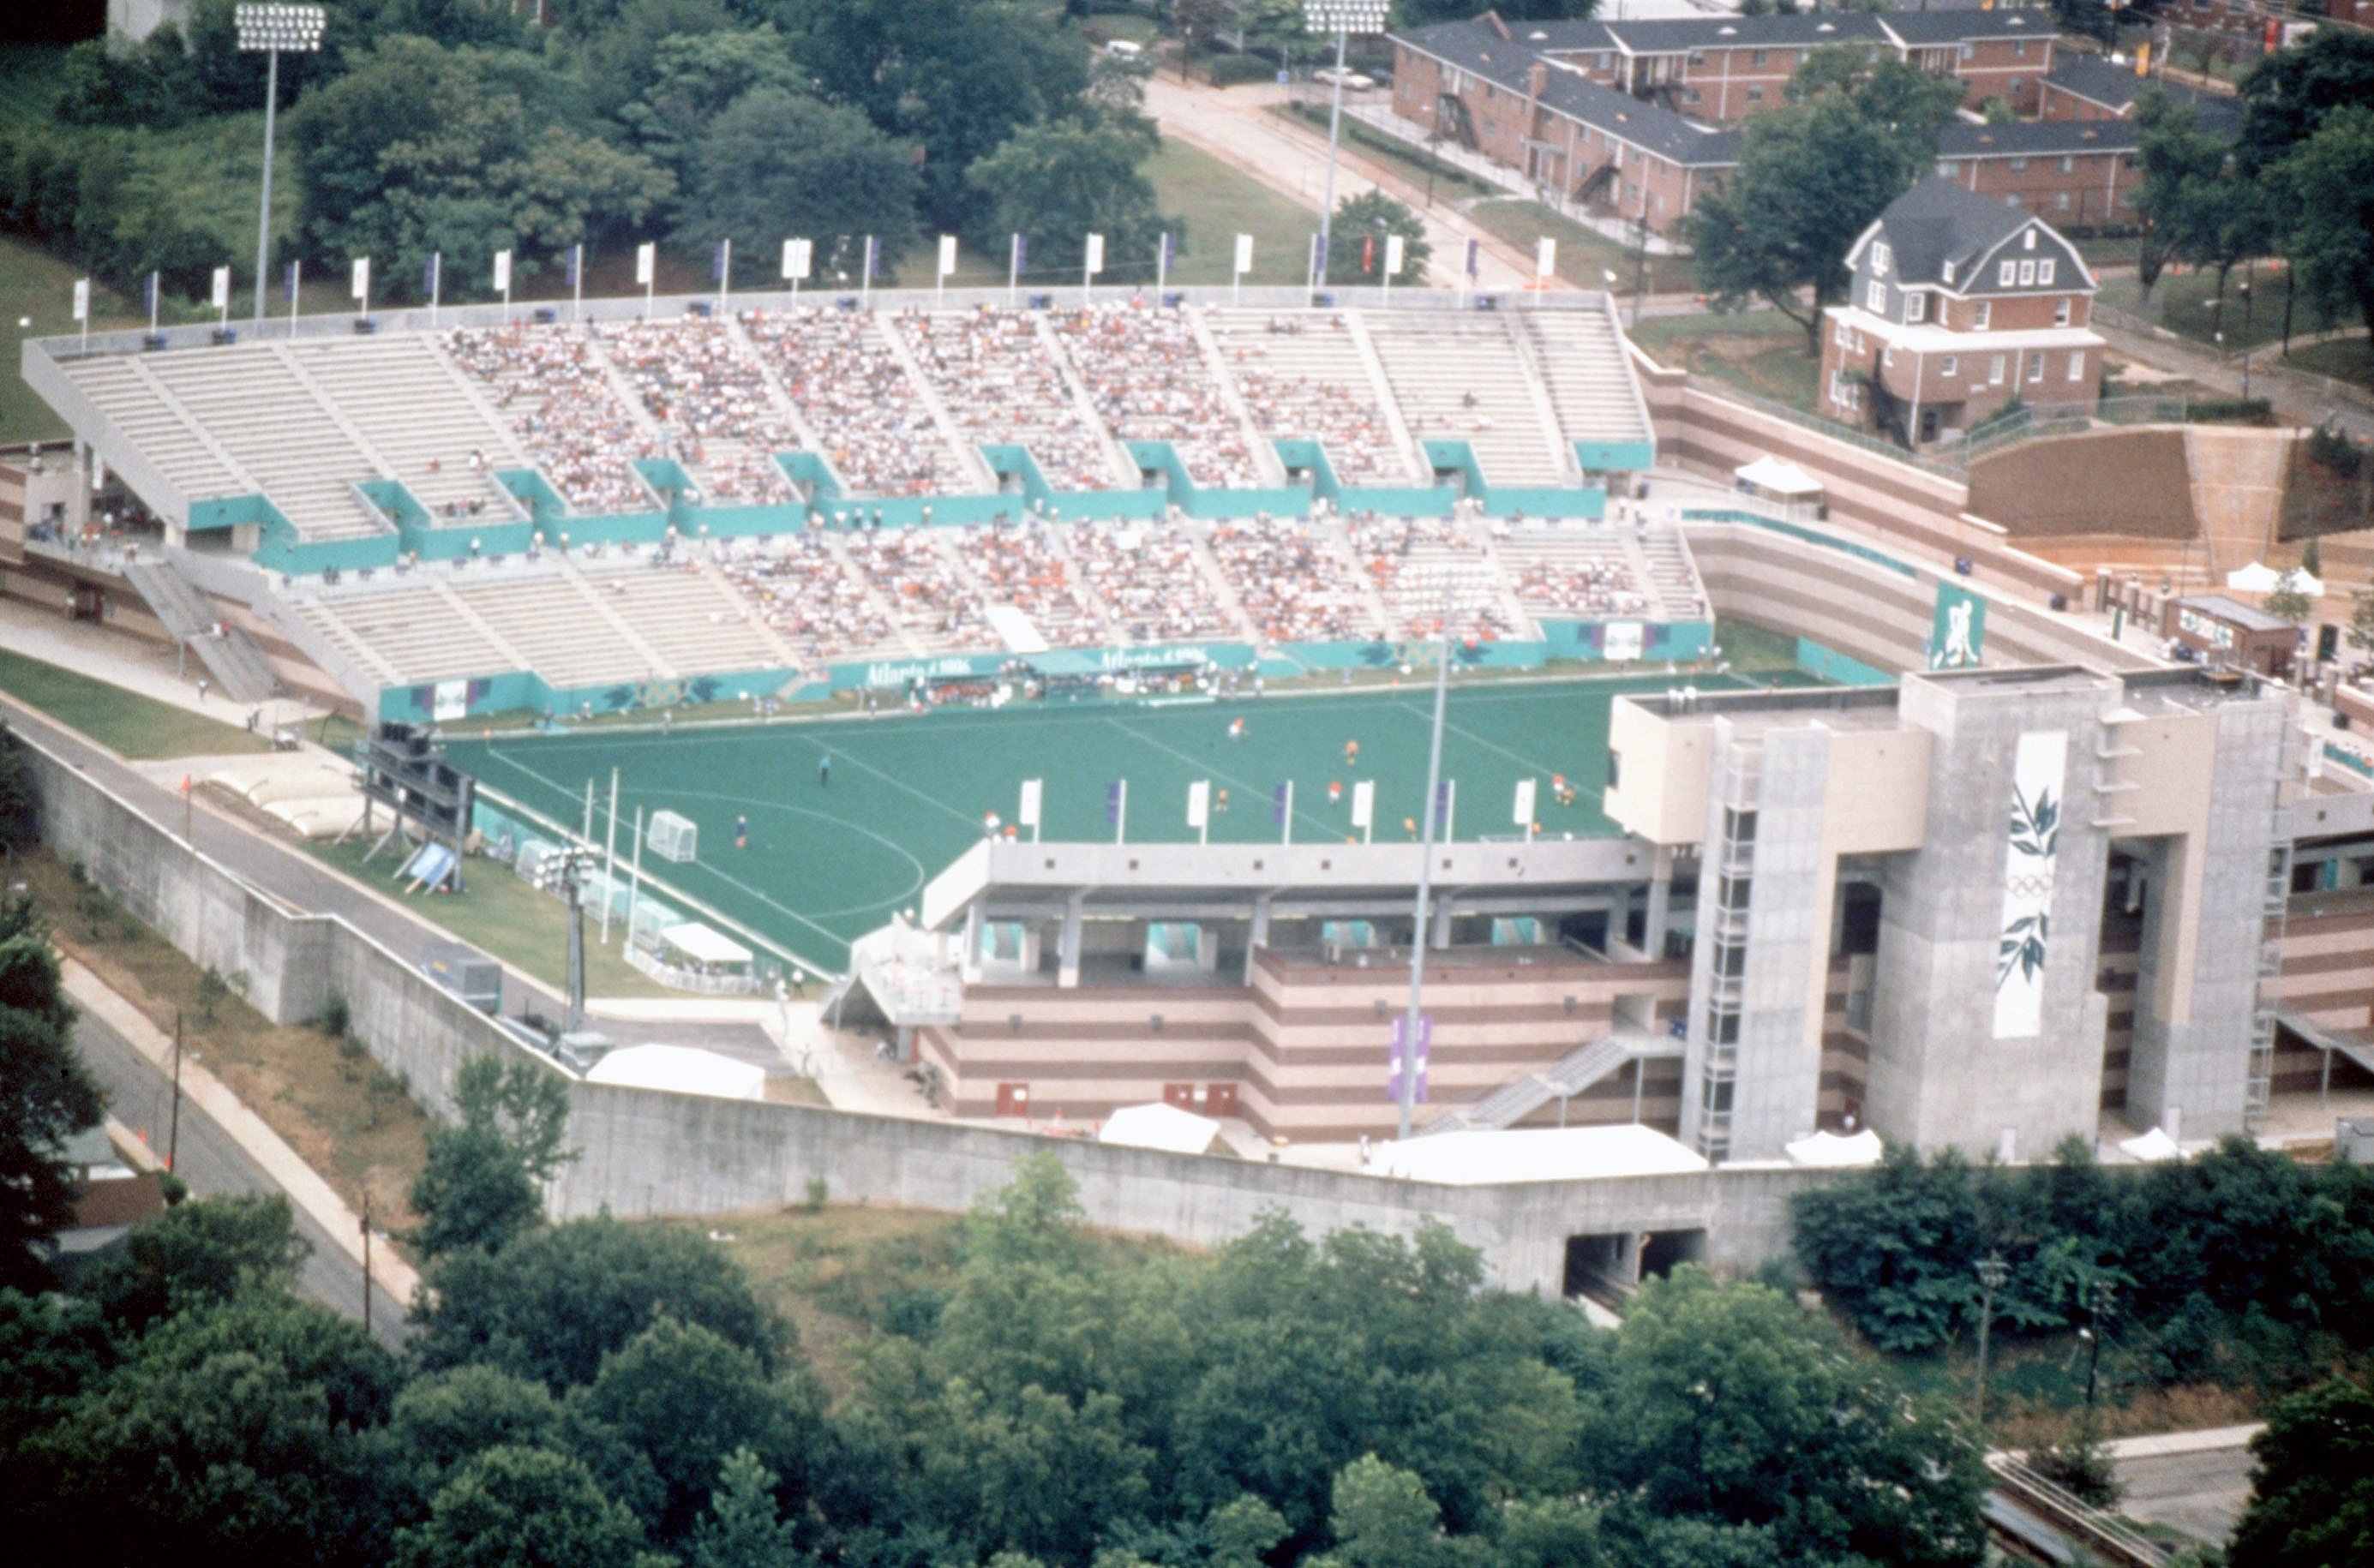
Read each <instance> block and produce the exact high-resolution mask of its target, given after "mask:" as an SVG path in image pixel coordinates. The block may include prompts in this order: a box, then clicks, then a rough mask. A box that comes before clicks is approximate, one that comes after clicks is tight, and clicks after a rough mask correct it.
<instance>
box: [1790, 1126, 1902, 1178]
mask: <svg viewBox="0 0 2374 1568" xmlns="http://www.w3.org/2000/svg"><path fill="white" fill-rule="evenodd" d="M1781 1148H1782V1150H1783V1152H1785V1153H1787V1154H1788V1156H1789V1163H1790V1164H1792V1165H1805V1166H1809V1167H1815V1168H1819V1169H1824V1170H1835V1169H1843V1168H1845V1167H1848V1166H1852V1165H1875V1164H1879V1157H1880V1154H1881V1153H1882V1150H1881V1149H1880V1144H1879V1134H1878V1133H1876V1132H1874V1131H1873V1130H1872V1129H1869V1128H1867V1127H1866V1128H1864V1129H1863V1130H1862V1131H1861V1132H1858V1133H1855V1134H1853V1135H1851V1136H1850V1137H1843V1138H1842V1137H1840V1136H1839V1134H1837V1133H1835V1132H1816V1134H1814V1136H1812V1137H1811V1138H1800V1139H1799V1140H1797V1141H1795V1142H1794V1143H1784V1144H1782V1145H1781Z"/></svg>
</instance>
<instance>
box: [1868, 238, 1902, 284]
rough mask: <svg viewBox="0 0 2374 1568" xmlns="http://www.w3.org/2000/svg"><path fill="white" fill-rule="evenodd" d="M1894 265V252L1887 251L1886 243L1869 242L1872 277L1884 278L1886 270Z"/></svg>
mask: <svg viewBox="0 0 2374 1568" xmlns="http://www.w3.org/2000/svg"><path fill="white" fill-rule="evenodd" d="M1895 264H1896V252H1894V251H1891V250H1889V249H1888V247H1887V241H1886V240H1873V241H1872V242H1871V275H1872V276H1874V277H1886V275H1887V269H1888V268H1890V267H1892V266H1894V265H1895Z"/></svg>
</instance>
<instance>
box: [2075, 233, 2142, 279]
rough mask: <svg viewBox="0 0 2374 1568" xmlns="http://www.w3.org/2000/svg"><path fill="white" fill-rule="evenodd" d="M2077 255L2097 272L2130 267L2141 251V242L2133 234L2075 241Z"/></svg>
mask: <svg viewBox="0 0 2374 1568" xmlns="http://www.w3.org/2000/svg"><path fill="white" fill-rule="evenodd" d="M2075 243H2076V246H2077V253H2078V254H2079V255H2081V256H2083V257H2085V258H2086V265H2087V266H2089V267H2093V268H2096V269H2097V270H2098V269H2100V268H2102V267H2131V266H2133V265H2134V264H2135V257H2136V256H2137V255H2138V254H2139V253H2140V252H2142V250H2143V240H2141V239H2140V238H2139V237H2137V236H2135V235H2133V234H2113V235H2104V236H2098V237H2097V238H2095V239H2092V240H2077V241H2075Z"/></svg>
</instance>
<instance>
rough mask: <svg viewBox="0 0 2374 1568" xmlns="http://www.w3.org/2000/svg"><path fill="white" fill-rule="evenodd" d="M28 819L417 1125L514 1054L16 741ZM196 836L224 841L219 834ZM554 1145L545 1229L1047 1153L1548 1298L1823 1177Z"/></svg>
mask: <svg viewBox="0 0 2374 1568" xmlns="http://www.w3.org/2000/svg"><path fill="white" fill-rule="evenodd" d="M18 737H19V739H20V740H22V741H23V742H24V743H25V746H26V749H27V752H28V755H29V758H30V760H31V763H32V766H33V769H34V772H35V776H36V778H38V780H39V783H40V788H41V801H42V833H43V837H45V839H46V840H47V842H48V843H49V845H50V847H51V848H53V849H54V850H55V851H56V852H57V853H58V854H59V855H60V856H61V857H63V858H65V859H68V860H79V861H81V862H82V864H83V866H84V868H85V870H86V872H88V875H89V876H90V878H91V880H92V881H93V882H95V883H98V884H99V885H100V887H102V888H103V889H105V890H106V891H107V892H108V893H109V894H110V895H112V896H114V897H115V898H116V899H117V900H118V901H120V902H121V903H122V904H123V907H124V908H125V909H126V910H127V911H128V912H130V913H132V914H134V915H136V916H137V917H139V919H142V920H143V921H145V922H147V924H148V925H150V926H151V927H153V928H155V929H156V930H158V931H159V933H160V934H162V935H163V936H164V937H165V938H166V940H168V941H169V942H172V943H173V945H174V946H175V947H177V948H179V949H180V950H181V951H182V952H183V953H185V954H189V955H190V957H191V958H192V959H193V960H194V961H195V962H197V963H199V964H201V965H209V966H211V967H213V968H216V969H218V970H220V971H221V972H222V973H223V974H224V975H225V976H226V977H235V976H244V977H245V979H244V981H243V986H244V989H245V992H246V995H247V999H248V1000H249V1001H250V1002H251V1003H252V1004H253V1005H254V1006H255V1007H256V1008H257V1009H258V1010H259V1011H261V1012H263V1013H264V1015H265V1016H266V1017H268V1018H271V1019H272V1020H274V1021H275V1022H276V1023H283V1024H287V1023H294V1022H298V1021H300V1020H303V1019H305V1018H308V1017H310V1016H311V1015H312V1014H313V1013H315V1012H318V1011H319V1009H320V1008H321V1005H322V1003H323V1000H324V999H326V998H327V997H328V996H329V994H330V993H331V992H332V991H334V990H335V991H341V992H343V993H344V994H345V995H346V997H347V1001H348V1004H349V1005H350V1006H351V1008H352V1010H353V1013H354V1019H355V1031H356V1034H357V1035H358V1037H359V1038H360V1039H361V1040H362V1041H363V1043H364V1045H365V1046H367V1047H369V1048H370V1052H371V1054H372V1055H373V1056H374V1057H376V1058H377V1059H379V1060H380V1061H381V1062H382V1064H383V1065H385V1066H386V1067H387V1068H388V1069H389V1070H390V1071H394V1072H397V1073H400V1074H402V1075H403V1076H404V1078H405V1081H406V1082H408V1083H409V1085H410V1087H411V1089H412V1092H413V1093H414V1094H415V1095H416V1096H417V1097H418V1098H419V1099H420V1101H421V1102H422V1103H423V1104H424V1105H427V1106H429V1107H431V1108H432V1109H443V1108H446V1107H447V1106H450V1104H451V1092H452V1082H453V1078H454V1074H455V1073H456V1071H458V1070H459V1069H460V1067H461V1065H462V1063H463V1062H464V1061H466V1060H469V1059H472V1058H474V1057H476V1056H481V1055H484V1054H486V1053H488V1052H489V1051H493V1052H497V1053H499V1054H503V1055H507V1056H508V1055H511V1054H514V1053H516V1054H518V1055H520V1056H523V1057H526V1056H527V1055H528V1053H526V1052H523V1051H522V1050H521V1048H520V1047H518V1046H517V1045H515V1044H514V1043H513V1042H511V1040H510V1039H509V1038H508V1037H507V1036H504V1035H502V1034H501V1033H500V1032H499V1031H498V1030H497V1029H496V1028H495V1027H494V1026H493V1025H492V1024H489V1023H488V1021H487V1020H486V1019H485V1018H484V1017H482V1016H481V1015H480V1014H478V1013H477V1012H474V1011H472V1010H471V1009H470V1008H468V1007H466V1006H464V1005H463V1004H462V1003H461V1002H460V1001H459V1000H455V999H454V998H452V997H451V996H449V995H448V994H447V993H446V992H444V991H443V990H441V989H438V988H437V987H436V986H434V985H432V984H430V983H429V980H428V979H427V978H426V977H424V976H422V975H421V974H420V973H419V972H418V971H417V969H416V968H414V966H413V965H411V964H409V963H408V962H406V961H405V959H403V958H401V957H399V956H398V955H397V954H394V953H392V952H390V951H389V950H388V949H387V948H385V947H382V945H380V944H379V943H378V942H375V941H373V940H372V939H371V938H370V937H368V936H365V935H364V934H362V933H361V932H360V931H358V930H355V929H354V928H353V927H352V926H350V925H348V924H347V923H346V921H344V920H343V919H338V918H337V917H335V916H323V915H308V914H304V913H300V912H299V911H296V910H292V909H289V908H288V907H285V906H283V905H282V904H281V903H279V902H278V901H277V900H276V899H275V898H273V897H272V896H270V895H267V894H265V893H264V892H263V891H261V890H260V889H258V888H256V887H254V886H253V884H251V883H248V882H247V881H246V880H245V879H243V878H242V877H241V876H240V875H238V874H237V873H236V872H233V871H231V870H230V869H229V868H228V867H226V866H224V865H222V864H221V863H219V862H218V861H217V860H213V859H212V858H210V857H208V856H206V855H205V854H201V853H194V852H193V851H192V850H191V849H190V848H189V847H188V846H187V845H186V844H184V843H183V842H182V839H181V838H180V837H179V835H178V833H177V831H175V829H177V828H178V824H173V825H170V826H169V825H159V824H158V823H156V822H153V821H151V820H150V819H149V818H148V817H147V815H145V814H144V813H142V812H141V811H140V810H138V809H137V808H135V806H133V805H132V804H131V803H129V802H125V801H123V799H121V798H119V797H118V796H116V795H115V794H114V793H113V792H112V791H111V790H107V789H106V788H105V787H103V786H102V785H100V783H99V782H98V781H96V780H94V779H92V778H88V777H86V776H85V775H84V774H83V773H82V772H81V771H80V770H79V769H77V768H76V767H74V766H72V765H71V764H69V763H67V762H65V761H64V760H61V759H60V758H59V757H57V756H55V755H52V754H51V753H50V752H48V751H47V750H45V749H44V748H43V747H42V745H41V742H40V739H39V738H38V736H35V735H32V734H29V733H27V732H26V731H24V730H21V729H20V730H19V731H18ZM204 831H207V832H213V833H226V832H229V831H232V830H231V829H229V828H226V827H224V826H223V825H220V824H219V823H216V824H211V825H208V826H207V828H206V829H205V830H204ZM570 1134H571V1141H573V1142H574V1143H575V1145H576V1146H577V1148H578V1150H579V1151H580V1153H581V1156H582V1157H581V1158H580V1159H579V1161H578V1162H577V1163H576V1164H572V1165H570V1166H569V1167H568V1168H567V1169H566V1171H565V1172H564V1173H563V1174H562V1176H560V1178H559V1179H558V1181H557V1182H556V1183H555V1184H554V1187H553V1189H552V1191H551V1192H550V1193H549V1194H548V1195H547V1207H548V1209H549V1211H551V1212H552V1213H553V1215H554V1216H555V1217H556V1218H567V1217H571V1216H577V1215H584V1214H592V1213H594V1212H597V1211H600V1210H602V1209H605V1208H607V1209H608V1210H609V1211H611V1212H613V1213H616V1214H620V1215H644V1214H722V1213H732V1212H736V1211H747V1210H751V1209H762V1208H771V1207H777V1206H780V1205H782V1204H784V1203H788V1202H793V1201H796V1200H799V1199H803V1198H805V1196H806V1192H807V1186H808V1183H809V1181H810V1180H811V1179H815V1178H821V1179H822V1180H823V1181H824V1182H825V1184H826V1187H827V1188H828V1190H829V1192H830V1194H831V1196H832V1197H833V1198H835V1199H843V1200H846V1199H864V1200H865V1201H869V1202H887V1203H901V1204H912V1205H917V1206H921V1207H925V1208H933V1209H946V1210H958V1209H963V1208H965V1207H967V1206H968V1205H970V1203H971V1202H972V1200H973V1199H975V1198H976V1197H978V1196H979V1195H980V1194H981V1193H982V1192H984V1191H987V1190H989V1189H991V1188H996V1187H1000V1186H1003V1185H1004V1184H1005V1182H1006V1181H1007V1180H1009V1179H1010V1177H1011V1172H1012V1166H1013V1163H1014V1161H1015V1160H1017V1158H1019V1157H1020V1156H1022V1155H1023V1154H1025V1153H1030V1152H1032V1151H1034V1150H1042V1149H1043V1150H1052V1152H1053V1153H1055V1154H1056V1155H1057V1157H1059V1158H1060V1159H1062V1160H1063V1162H1064V1164H1065V1165H1066V1166H1067V1167H1068V1168H1069V1169H1070V1170H1071V1172H1072V1174H1073V1176H1074V1177H1075V1179H1076V1180H1077V1181H1078V1182H1079V1185H1080V1197H1081V1201H1082V1203H1083V1205H1084V1207H1085V1208H1086V1210H1087V1214H1088V1217H1089V1219H1090V1220H1091V1221H1092V1222H1093V1223H1097V1224H1100V1225H1108V1226H1111V1227H1113V1228H1116V1229H1120V1230H1128V1231H1137V1232H1145V1233H1150V1234H1153V1235H1163V1236H1168V1237H1170V1238H1171V1239H1173V1240H1176V1241H1179V1242H1182V1243H1185V1244H1187V1245H1190V1246H1212V1245H1215V1244H1216V1243H1219V1242H1224V1241H1227V1240H1228V1239H1229V1238H1230V1237H1232V1236H1236V1235H1241V1234H1242V1233H1243V1232H1244V1231H1245V1230H1246V1229H1247V1228H1248V1227H1249V1226H1250V1225H1251V1224H1252V1223H1253V1221H1254V1220H1255V1219H1256V1218H1257V1217H1258V1216H1260V1215H1261V1214H1262V1213H1263V1211H1267V1210H1271V1209H1280V1210H1283V1211H1286V1212H1287V1213H1288V1214H1290V1215H1292V1216H1293V1217H1294V1218H1295V1219H1296V1220H1297V1221H1298V1222H1299V1223H1301V1224H1302V1225H1303V1227H1304V1228H1305V1229H1306V1230H1308V1231H1310V1232H1311V1233H1313V1234H1319V1233H1322V1232H1325V1231H1329V1230H1334V1229H1339V1228H1341V1227H1343V1226H1346V1225H1351V1224H1366V1225H1369V1226H1370V1227H1372V1228H1375V1229H1379V1230H1383V1231H1388V1232H1393V1233H1397V1234H1407V1233H1409V1232H1412V1231H1414V1230H1415V1229H1416V1227H1417V1225H1418V1223H1420V1221H1421V1220H1423V1219H1425V1218H1426V1217H1428V1216H1434V1217H1437V1218H1440V1219H1441V1220H1443V1221H1444V1222H1445V1223H1449V1224H1450V1225H1451V1228H1452V1229H1453V1230H1454V1231H1455V1232H1456V1233H1457V1234H1458V1235H1459V1236H1460V1237H1461V1238H1462V1239H1463V1240H1464V1241H1466V1242H1468V1243H1469V1244H1471V1245H1473V1246H1476V1247H1478V1248H1480V1249H1481V1250H1482V1251H1483V1254H1484V1258H1485V1263H1486V1267H1487V1269H1488V1270H1490V1271H1491V1274H1492V1277H1493V1278H1494V1279H1495V1280H1497V1281H1500V1282H1501V1283H1504V1284H1506V1285H1509V1286H1510V1287H1511V1288H1515V1289H1539V1290H1543V1291H1547V1292H1552V1293H1555V1292H1556V1291H1557V1290H1558V1289H1559V1287H1560V1285H1561V1283H1562V1281H1563V1279H1564V1273H1565V1247H1566V1239H1567V1237H1569V1235H1616V1234H1624V1233H1638V1232H1640V1231H1675V1230H1677V1231H1703V1232H1704V1233H1705V1242H1704V1252H1703V1256H1704V1258H1706V1260H1707V1261H1708V1262H1710V1263H1711V1264H1714V1265H1715V1266H1717V1267H1719V1268H1723V1269H1727V1270H1746V1269H1750V1268H1753V1267H1754V1266H1755V1265H1757V1263H1759V1262H1761V1261H1763V1260H1764V1259H1765V1258H1769V1257H1771V1256H1773V1255H1775V1254H1777V1253H1779V1252H1780V1251H1782V1250H1783V1249H1785V1247H1786V1246H1787V1245H1788V1235H1789V1228H1788V1221H1787V1212H1786V1205H1787V1200H1788V1198H1789V1195H1790V1194H1791V1193H1792V1192H1796V1191H1800V1190H1803V1189H1804V1188H1808V1187H1812V1186H1816V1185H1819V1184H1820V1183H1822V1182H1823V1181H1825V1180H1827V1179H1828V1174H1827V1173H1823V1172H1816V1171H1799V1170H1794V1169H1776V1170H1753V1169H1751V1170H1741V1169H1728V1170H1722V1171H1717V1172H1710V1173H1707V1174H1704V1175H1688V1176H1652V1177H1626V1178H1616V1179H1609V1180H1603V1181H1578V1182H1545V1183H1530V1184H1524V1185H1516V1186H1504V1187H1475V1188H1453V1187H1436V1186H1428V1185H1422V1184H1418V1183H1414V1182H1404V1181H1387V1180H1383V1179H1380V1178H1375V1177H1369V1176H1354V1175H1347V1174H1342V1173H1337V1172H1331V1171H1315V1170H1308V1169H1303V1168H1299V1167H1296V1166H1287V1165H1272V1164H1256V1163H1250V1162H1244V1161H1239V1160H1233V1159H1225V1158H1203V1157H1196V1156H1188V1155H1173V1154H1162V1153H1152V1152H1149V1151H1144V1150H1133V1149H1120V1148H1111V1147H1107V1146H1104V1145H1101V1144H1097V1143H1089V1142H1084V1141H1076V1140H1064V1139H1044V1138H1038V1137H1034V1136H1031V1135H1028V1134H1024V1133H1017V1132H1006V1131H1002V1130H999V1129H989V1128H977V1127H958V1126H953V1125H950V1124H947V1123H943V1122H926V1121H909V1120H901V1119H898V1118H893V1117H871V1116H860V1115H855V1114H852V1113H848V1112H840V1111H829V1110H821V1109H817V1108H815V1107H813V1106H787V1105H777V1104H771V1103H759V1102H749V1101H738V1100H716V1099H708V1098H703V1097H699V1096H695V1095H685V1094H662V1093H657V1092H652V1091H646V1090H636V1089H621V1088H613V1087H608V1086H605V1085H598V1084H586V1083H578V1082H572V1084H571V1086H570Z"/></svg>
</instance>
